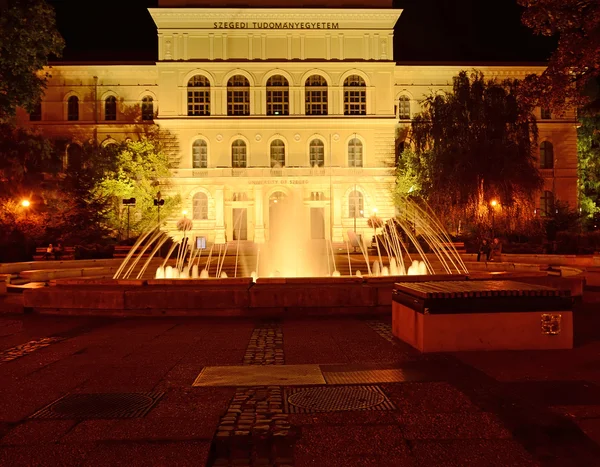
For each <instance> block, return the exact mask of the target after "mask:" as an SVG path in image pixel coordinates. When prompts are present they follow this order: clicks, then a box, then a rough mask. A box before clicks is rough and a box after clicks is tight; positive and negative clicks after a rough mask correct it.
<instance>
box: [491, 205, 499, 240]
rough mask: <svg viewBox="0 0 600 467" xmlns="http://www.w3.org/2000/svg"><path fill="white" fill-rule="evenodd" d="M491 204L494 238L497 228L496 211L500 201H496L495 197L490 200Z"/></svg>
mask: <svg viewBox="0 0 600 467" xmlns="http://www.w3.org/2000/svg"><path fill="white" fill-rule="evenodd" d="M490 205H491V206H492V238H494V237H495V230H496V225H495V217H494V215H495V211H496V206H497V205H498V201H496V200H495V199H493V200H491V201H490Z"/></svg>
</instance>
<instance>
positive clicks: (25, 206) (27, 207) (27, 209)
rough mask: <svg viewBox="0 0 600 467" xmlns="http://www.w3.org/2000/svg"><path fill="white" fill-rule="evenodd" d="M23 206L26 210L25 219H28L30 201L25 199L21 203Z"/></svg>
mask: <svg viewBox="0 0 600 467" xmlns="http://www.w3.org/2000/svg"><path fill="white" fill-rule="evenodd" d="M21 206H23V207H24V208H25V219H27V217H28V215H29V206H31V203H30V202H29V200H28V199H24V200H23V201H21Z"/></svg>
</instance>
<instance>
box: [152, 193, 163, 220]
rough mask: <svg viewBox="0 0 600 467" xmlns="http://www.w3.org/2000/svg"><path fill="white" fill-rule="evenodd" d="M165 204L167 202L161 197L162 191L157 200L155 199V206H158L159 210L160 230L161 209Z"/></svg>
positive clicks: (157, 195)
mask: <svg viewBox="0 0 600 467" xmlns="http://www.w3.org/2000/svg"><path fill="white" fill-rule="evenodd" d="M164 204H165V200H164V199H162V197H161V195H160V191H159V192H158V193H156V198H154V206H156V208H157V210H158V228H159V229H160V207H161V206H163V205H164Z"/></svg>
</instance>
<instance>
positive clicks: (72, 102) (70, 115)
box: [67, 96, 79, 121]
mask: <svg viewBox="0 0 600 467" xmlns="http://www.w3.org/2000/svg"><path fill="white" fill-rule="evenodd" d="M67 120H69V121H75V120H79V97H77V96H71V97H69V100H68V101H67Z"/></svg>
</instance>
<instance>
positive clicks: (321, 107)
mask: <svg viewBox="0 0 600 467" xmlns="http://www.w3.org/2000/svg"><path fill="white" fill-rule="evenodd" d="M304 86H305V90H304V100H305V113H306V115H327V81H325V78H323V77H322V76H319V75H312V76H309V77H308V79H307V80H306V83H304Z"/></svg>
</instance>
